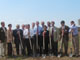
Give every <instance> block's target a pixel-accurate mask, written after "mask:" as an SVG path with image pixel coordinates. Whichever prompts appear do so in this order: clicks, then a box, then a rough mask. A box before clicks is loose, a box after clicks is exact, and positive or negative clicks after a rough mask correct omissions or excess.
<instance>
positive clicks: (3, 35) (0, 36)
mask: <svg viewBox="0 0 80 60" xmlns="http://www.w3.org/2000/svg"><path fill="white" fill-rule="evenodd" d="M6 35H7V29H6V27H5V31H4V30H3V28H2V27H1V28H0V40H1V42H2V43H3V42H6V38H7V36H6Z"/></svg>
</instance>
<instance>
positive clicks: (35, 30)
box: [34, 26, 42, 35]
mask: <svg viewBox="0 0 80 60" xmlns="http://www.w3.org/2000/svg"><path fill="white" fill-rule="evenodd" d="M41 31H42V28H41V27H40V26H38V34H39V35H40V34H41ZM34 32H35V34H36V33H37V27H36V28H35V29H34Z"/></svg>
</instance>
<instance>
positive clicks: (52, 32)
mask: <svg viewBox="0 0 80 60" xmlns="http://www.w3.org/2000/svg"><path fill="white" fill-rule="evenodd" d="M52 37H54V28H52Z"/></svg>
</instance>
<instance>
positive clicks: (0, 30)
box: [0, 22, 7, 56]
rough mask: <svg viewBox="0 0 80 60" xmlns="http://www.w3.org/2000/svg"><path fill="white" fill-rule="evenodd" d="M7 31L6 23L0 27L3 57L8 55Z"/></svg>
mask: <svg viewBox="0 0 80 60" xmlns="http://www.w3.org/2000/svg"><path fill="white" fill-rule="evenodd" d="M6 32H7V29H6V27H5V22H1V27H0V45H1V44H2V46H3V47H2V46H1V47H2V48H1V49H2V52H1V55H2V56H4V55H6V38H7V36H6V35H7V34H6Z"/></svg>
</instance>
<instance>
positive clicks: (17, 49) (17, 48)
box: [15, 43, 19, 55]
mask: <svg viewBox="0 0 80 60" xmlns="http://www.w3.org/2000/svg"><path fill="white" fill-rule="evenodd" d="M15 45H16V52H17V55H19V43H15Z"/></svg>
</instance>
